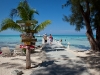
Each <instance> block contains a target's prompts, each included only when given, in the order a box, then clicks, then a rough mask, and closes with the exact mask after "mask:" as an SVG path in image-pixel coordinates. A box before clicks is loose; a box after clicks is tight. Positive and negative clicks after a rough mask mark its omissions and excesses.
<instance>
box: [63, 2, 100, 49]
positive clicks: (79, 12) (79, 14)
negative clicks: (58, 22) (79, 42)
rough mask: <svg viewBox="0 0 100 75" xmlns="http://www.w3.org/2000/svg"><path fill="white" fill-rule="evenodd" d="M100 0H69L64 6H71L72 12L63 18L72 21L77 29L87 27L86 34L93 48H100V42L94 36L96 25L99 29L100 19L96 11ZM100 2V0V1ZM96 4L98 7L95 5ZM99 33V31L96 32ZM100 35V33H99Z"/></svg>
mask: <svg viewBox="0 0 100 75" xmlns="http://www.w3.org/2000/svg"><path fill="white" fill-rule="evenodd" d="M97 1H99V0H95V1H94V0H67V1H66V3H65V4H63V5H62V7H66V6H70V8H71V12H72V14H71V15H70V16H66V15H64V18H63V20H64V21H67V22H70V24H71V25H75V26H76V30H77V31H80V30H81V29H82V28H84V27H86V35H87V37H88V40H89V43H90V45H91V49H92V50H96V51H97V50H98V51H99V50H100V47H99V43H97V41H98V39H97V41H96V40H95V38H94V35H93V30H92V28H93V27H94V28H95V29H96V31H97V30H99V29H98V26H99V25H98V24H100V23H98V24H96V23H97V20H98V22H99V20H100V19H97V17H96V12H97V11H99V10H98V9H97V10H96V11H95V8H96V7H97V5H96V2H97ZM99 2H100V1H99ZM95 5H96V7H95ZM99 28H100V27H99ZM96 34H97V33H96ZM98 36H99V37H100V35H98Z"/></svg>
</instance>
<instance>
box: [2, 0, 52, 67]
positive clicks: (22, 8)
mask: <svg viewBox="0 0 100 75" xmlns="http://www.w3.org/2000/svg"><path fill="white" fill-rule="evenodd" d="M34 14H38V12H37V11H36V10H35V9H31V8H30V7H29V4H28V2H27V1H26V0H24V1H22V2H20V3H19V5H18V7H17V8H15V9H12V11H11V14H10V17H11V18H7V19H5V20H3V22H2V23H1V30H0V31H4V30H6V29H9V28H10V29H12V30H16V31H20V32H28V30H24V31H23V30H22V29H21V27H20V26H19V23H25V25H31V28H30V29H31V30H34V31H35V32H37V33H38V32H40V31H41V30H43V29H44V28H45V27H46V26H47V25H49V24H50V23H51V21H50V20H46V21H44V22H42V23H41V24H38V21H37V20H35V19H34ZM15 16H17V17H19V18H20V19H21V20H17V21H16V22H14V20H13V18H14V17H15ZM32 34H33V37H34V32H32ZM30 67H31V62H30V50H26V68H27V69H29V68H30Z"/></svg>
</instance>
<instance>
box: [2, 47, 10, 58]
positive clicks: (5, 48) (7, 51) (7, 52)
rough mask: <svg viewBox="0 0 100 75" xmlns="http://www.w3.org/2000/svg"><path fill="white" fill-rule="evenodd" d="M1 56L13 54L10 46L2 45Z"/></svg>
mask: <svg viewBox="0 0 100 75" xmlns="http://www.w3.org/2000/svg"><path fill="white" fill-rule="evenodd" d="M1 51H2V53H1V56H3V57H6V56H11V50H10V49H9V47H1Z"/></svg>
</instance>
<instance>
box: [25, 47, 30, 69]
mask: <svg viewBox="0 0 100 75" xmlns="http://www.w3.org/2000/svg"><path fill="white" fill-rule="evenodd" d="M30 68H31V60H30V48H29V47H28V48H27V49H26V69H30Z"/></svg>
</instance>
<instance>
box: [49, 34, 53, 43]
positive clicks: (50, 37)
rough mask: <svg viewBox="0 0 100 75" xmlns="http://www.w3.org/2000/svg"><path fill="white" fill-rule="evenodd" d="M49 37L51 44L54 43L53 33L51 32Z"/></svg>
mask: <svg viewBox="0 0 100 75" xmlns="http://www.w3.org/2000/svg"><path fill="white" fill-rule="evenodd" d="M49 39H50V44H52V42H53V37H52V35H51V34H50V36H49Z"/></svg>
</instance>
